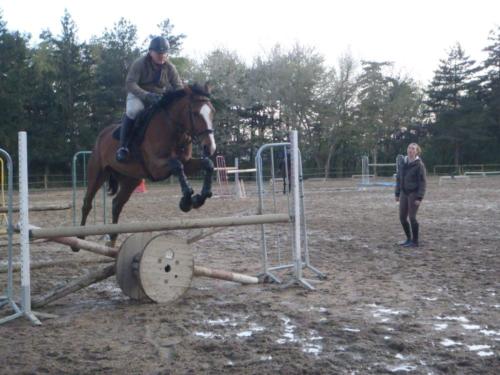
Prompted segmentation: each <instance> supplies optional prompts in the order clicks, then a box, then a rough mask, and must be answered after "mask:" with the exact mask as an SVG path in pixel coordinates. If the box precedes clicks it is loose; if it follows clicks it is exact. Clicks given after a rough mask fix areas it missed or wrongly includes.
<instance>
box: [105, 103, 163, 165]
mask: <svg viewBox="0 0 500 375" xmlns="http://www.w3.org/2000/svg"><path fill="white" fill-rule="evenodd" d="M157 111H158V106H157V105H156V104H154V105H152V106H149V107H146V108H144V109H143V110H142V111H141V112H139V113H138V114H137V117H136V118H135V122H134V125H132V129H130V136H129V146H128V148H129V151H130V157H131V158H132V159H136V158H137V157H139V156H140V155H139V148H140V145H141V143H142V141H143V140H144V135H145V134H146V130H147V128H148V125H149V123H150V122H151V119H152V118H153V116H154V114H155V113H156V112H157ZM120 130H121V125H120V126H119V127H117V128H116V129H115V130H114V131H113V134H112V136H113V138H114V139H116V140H117V141H119V140H120Z"/></svg>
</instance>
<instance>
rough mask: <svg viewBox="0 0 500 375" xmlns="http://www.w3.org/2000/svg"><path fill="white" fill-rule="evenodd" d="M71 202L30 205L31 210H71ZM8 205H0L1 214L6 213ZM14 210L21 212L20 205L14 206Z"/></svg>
mask: <svg viewBox="0 0 500 375" xmlns="http://www.w3.org/2000/svg"><path fill="white" fill-rule="evenodd" d="M71 207H72V206H71V204H63V205H61V204H47V205H40V206H30V207H29V211H59V210H69V209H70V208H71ZM6 212H7V207H0V214H2V213H6ZM12 212H19V207H12Z"/></svg>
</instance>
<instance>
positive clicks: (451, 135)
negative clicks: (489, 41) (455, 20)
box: [426, 44, 483, 167]
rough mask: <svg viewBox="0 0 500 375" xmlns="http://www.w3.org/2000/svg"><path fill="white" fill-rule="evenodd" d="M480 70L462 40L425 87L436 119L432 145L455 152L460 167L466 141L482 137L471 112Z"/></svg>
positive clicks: (429, 104) (440, 149)
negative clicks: (464, 48)
mask: <svg viewBox="0 0 500 375" xmlns="http://www.w3.org/2000/svg"><path fill="white" fill-rule="evenodd" d="M477 72H478V68H477V67H476V66H475V61H474V60H472V59H470V58H469V57H468V56H466V55H465V52H464V50H463V49H462V47H461V46H460V44H456V45H455V46H454V47H452V48H451V50H450V52H449V54H448V57H447V59H446V60H441V62H440V65H439V68H438V69H437V70H436V71H435V73H434V78H433V79H432V82H431V84H430V85H429V87H428V89H427V91H426V93H427V95H428V99H427V101H426V103H427V105H428V107H429V113H430V115H431V118H432V122H433V124H432V127H431V134H432V135H433V136H434V142H433V147H437V148H438V149H439V151H440V152H441V155H442V157H445V156H444V155H446V154H448V155H449V154H451V155H453V157H452V158H453V162H454V164H455V165H456V166H457V167H458V165H459V164H460V163H461V161H462V160H463V148H464V146H465V144H466V143H471V142H477V141H478V140H481V139H483V134H482V132H481V129H478V124H479V123H480V122H479V121H478V119H477V118H475V116H474V114H473V112H471V109H472V108H477V106H478V103H477V98H476V94H477V91H476V90H477V89H478V81H477V77H476V73H477Z"/></svg>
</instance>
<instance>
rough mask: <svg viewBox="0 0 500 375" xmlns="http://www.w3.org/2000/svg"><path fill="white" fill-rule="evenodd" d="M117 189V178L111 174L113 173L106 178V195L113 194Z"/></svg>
mask: <svg viewBox="0 0 500 375" xmlns="http://www.w3.org/2000/svg"><path fill="white" fill-rule="evenodd" d="M117 191H118V180H117V179H116V178H115V176H113V174H110V175H109V178H108V195H115V194H116V192H117Z"/></svg>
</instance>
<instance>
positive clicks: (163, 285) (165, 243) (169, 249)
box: [116, 232, 194, 303]
mask: <svg viewBox="0 0 500 375" xmlns="http://www.w3.org/2000/svg"><path fill="white" fill-rule="evenodd" d="M193 270H194V256H193V251H192V249H191V247H190V246H189V245H188V243H187V241H186V240H185V239H182V238H180V237H177V236H175V235H173V234H171V233H162V234H157V235H153V233H151V232H148V233H136V234H133V235H131V236H129V237H128V238H127V239H126V240H125V241H124V242H123V244H122V246H121V247H120V251H119V253H118V257H117V260H116V280H117V281H118V284H119V285H120V288H121V289H122V290H123V292H124V293H125V294H126V295H127V296H129V297H130V298H132V299H136V300H140V301H154V302H158V303H167V302H171V301H174V300H175V299H177V298H179V297H180V296H182V295H183V294H184V293H185V291H186V290H187V289H188V288H189V286H190V284H191V280H192V278H193Z"/></svg>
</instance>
